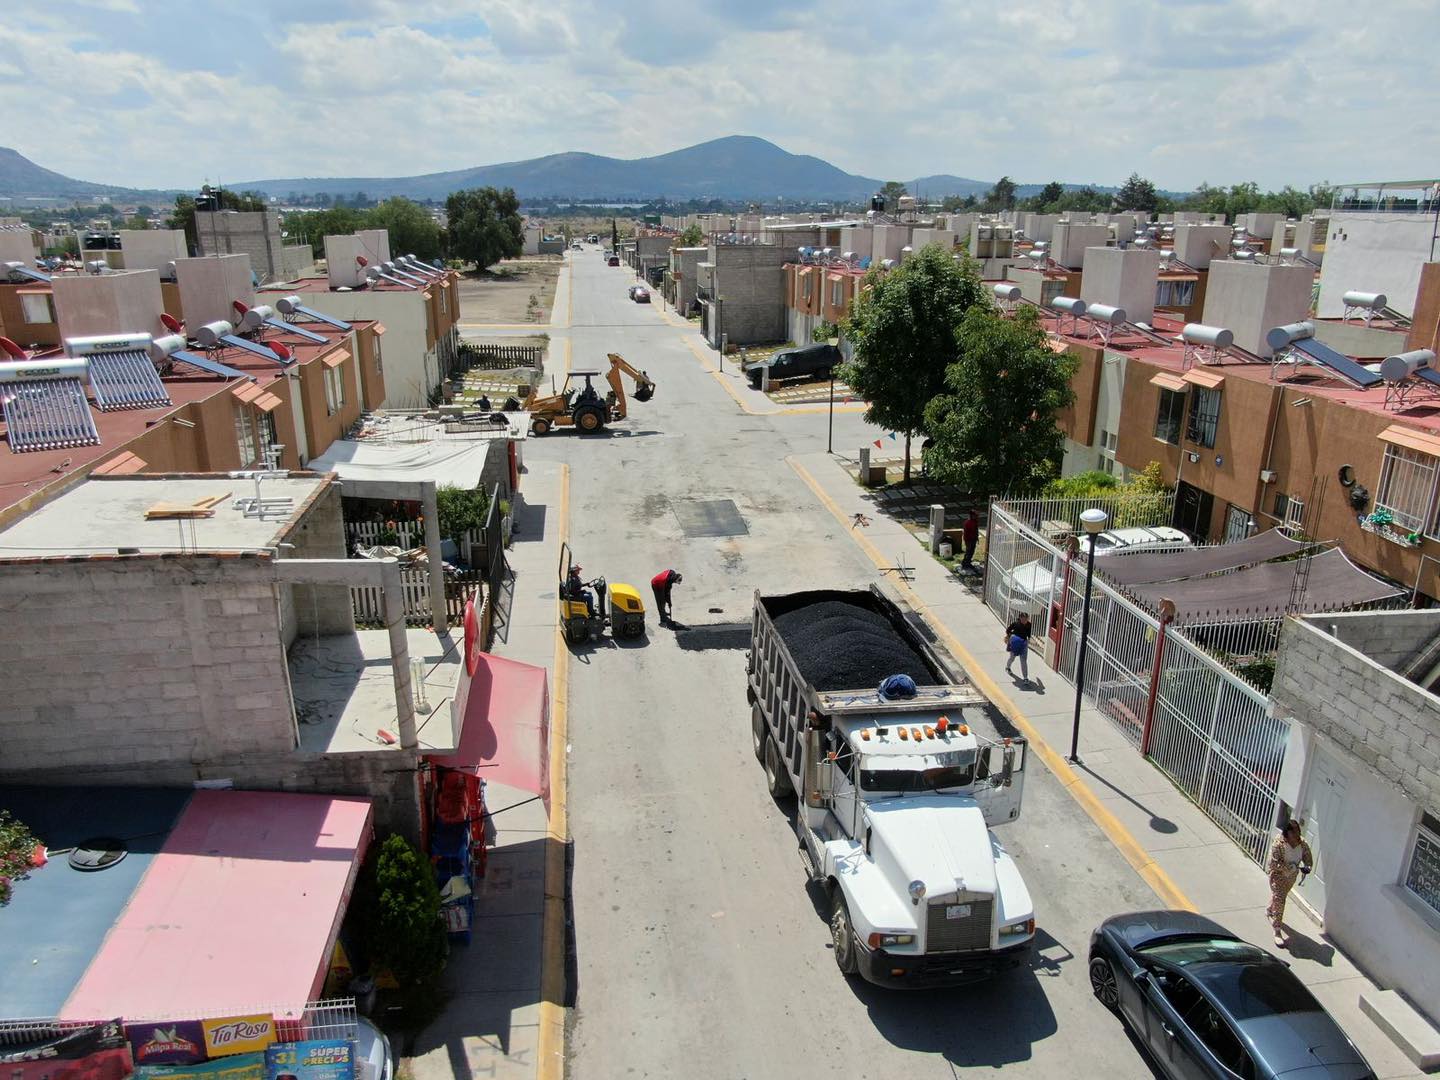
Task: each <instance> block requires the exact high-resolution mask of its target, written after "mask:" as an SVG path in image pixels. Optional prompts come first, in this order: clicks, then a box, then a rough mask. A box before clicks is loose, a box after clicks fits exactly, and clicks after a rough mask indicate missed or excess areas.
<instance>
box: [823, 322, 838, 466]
mask: <svg viewBox="0 0 1440 1080" xmlns="http://www.w3.org/2000/svg"><path fill="white" fill-rule="evenodd" d="M825 344H827V345H833V346H835V347H837V348H838V347H839V345H840V339H839V338H838V337H832V338H826V339H825ZM825 452H826V453H827V454H833V453H834V452H835V366H834V365H833V364H832V365H831V366H830V426H829V429H828V430H827V432H826V434H825Z"/></svg>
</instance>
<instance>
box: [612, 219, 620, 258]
mask: <svg viewBox="0 0 1440 1080" xmlns="http://www.w3.org/2000/svg"><path fill="white" fill-rule="evenodd" d="M610 250H611V251H612V252H615V253H616V254H618V253H619V251H620V224H619V223H618V222H617V221H616V220H615V219H614V218H613V217H612V218H611V219H610Z"/></svg>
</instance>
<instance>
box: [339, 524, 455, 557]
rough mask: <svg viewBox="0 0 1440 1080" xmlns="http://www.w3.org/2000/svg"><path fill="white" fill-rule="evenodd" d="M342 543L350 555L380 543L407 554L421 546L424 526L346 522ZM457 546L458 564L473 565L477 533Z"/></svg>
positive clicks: (423, 537) (422, 545)
mask: <svg viewBox="0 0 1440 1080" xmlns="http://www.w3.org/2000/svg"><path fill="white" fill-rule="evenodd" d="M345 540H346V542H347V543H348V544H349V546H350V550H351V551H354V550H355V549H356V548H357V547H365V548H368V547H375V546H376V545H377V544H381V543H385V544H391V545H393V546H395V547H399V548H403V549H405V550H409V549H410V548H418V547H424V546H425V524H424V522H420V521H397V522H394V523H393V524H389V525H387V524H385V523H384V522H379V521H350V522H346V523H345ZM457 543H458V545H459V548H460V558H461V560H462V561H464V562H465V563H466V564H471V565H473V562H474V560H473V558H472V555H473V552H474V549H475V547H476V546H478V545H479V544H480V530H479V529H475V530H472V531H471V532H470V533H468V534H466V535H465V536H462V537H460V538H459V539H458V541H457Z"/></svg>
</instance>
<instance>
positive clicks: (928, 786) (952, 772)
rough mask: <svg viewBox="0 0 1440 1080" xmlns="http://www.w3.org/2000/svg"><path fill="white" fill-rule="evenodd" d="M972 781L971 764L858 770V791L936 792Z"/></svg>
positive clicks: (968, 783) (966, 785) (973, 779)
mask: <svg viewBox="0 0 1440 1080" xmlns="http://www.w3.org/2000/svg"><path fill="white" fill-rule="evenodd" d="M974 781H975V763H974V762H973V761H972V762H971V763H970V764H968V765H939V766H936V767H935V768H932V769H861V770H860V790H861V791H898V792H902V793H903V792H912V791H938V790H940V789H942V788H955V787H969V786H970V785H971V784H972V783H974Z"/></svg>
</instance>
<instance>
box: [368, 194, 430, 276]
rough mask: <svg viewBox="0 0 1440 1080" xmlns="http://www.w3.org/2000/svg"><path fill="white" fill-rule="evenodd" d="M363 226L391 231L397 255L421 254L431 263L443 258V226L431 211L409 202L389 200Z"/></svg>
mask: <svg viewBox="0 0 1440 1080" xmlns="http://www.w3.org/2000/svg"><path fill="white" fill-rule="evenodd" d="M363 227H364V228H367V229H385V230H387V231H388V232H389V233H390V251H391V252H392V253H393V254H395V255H417V256H419V257H420V258H422V259H424V260H426V261H427V262H429V261H430V260H432V259H438V258H439V257H440V254H441V244H440V226H439V225H438V224H436V222H435V219H434V218H433V217H431V216H430V212H429V211H428V210H426V209H425V208H424V207H423V206H421V205H420V204H419V203H413V202H411V201H410V200H409V199H404V198H400V197H399V196H397V197H395V198H393V199H386V200H385V201H384V202H382V203H381V204H380V205H379V206H377V207H375V209H373V210H370V211H368V212H367V213H366V214H365V216H364V226H363Z"/></svg>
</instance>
